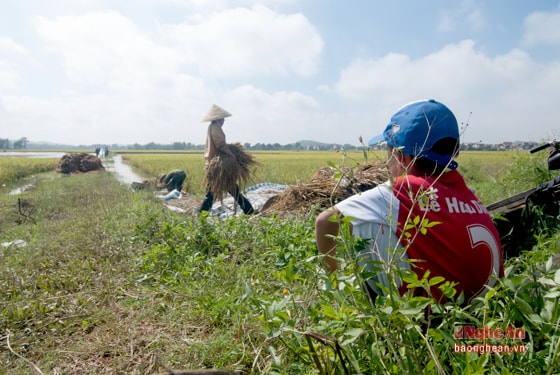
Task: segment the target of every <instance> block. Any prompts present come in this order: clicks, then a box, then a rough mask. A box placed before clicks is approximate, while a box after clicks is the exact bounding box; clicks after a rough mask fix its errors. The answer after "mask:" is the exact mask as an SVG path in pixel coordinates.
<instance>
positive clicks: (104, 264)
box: [0, 153, 560, 375]
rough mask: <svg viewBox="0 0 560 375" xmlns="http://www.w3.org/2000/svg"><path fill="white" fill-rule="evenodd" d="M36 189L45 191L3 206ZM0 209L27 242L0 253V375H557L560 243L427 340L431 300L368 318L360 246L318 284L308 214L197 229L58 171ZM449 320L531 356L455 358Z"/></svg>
mask: <svg viewBox="0 0 560 375" xmlns="http://www.w3.org/2000/svg"><path fill="white" fill-rule="evenodd" d="M184 156H185V155H181V157H184ZM282 156H284V158H282ZM286 156H287V155H285V154H280V156H276V154H266V153H263V155H260V154H259V158H262V160H263V161H265V162H266V163H265V165H266V166H267V168H270V169H272V166H273V165H289V167H288V169H290V171H286V172H284V171H282V169H281V168H280V167H278V171H279V172H277V173H278V174H279V173H286V176H287V175H289V174H290V173H292V172H293V169H305V168H304V167H302V166H299V167H296V166H294V165H297V164H296V163H298V162H301V163H304V164H302V165H304V166H305V165H311V164H312V162H309V161H305V160H304V159H305V158H299V159H301V160H298V157H294V158H293V161H292V160H287V159H288V158H286ZM331 156H334V157H331ZM466 156H468V155H463V154H462V156H461V158H464V159H463V161H462V162H461V167H464V168H471V169H466V170H465V174H466V175H468V176H471V177H472V179H471V181H475V182H476V184H477V186H478V189H480V188H481V187H484V186H485V184H488V185H487V186H490V185H491V182H492V181H490V182H489V181H487V180H486V179H485V178H484V173H483V172H482V170H484V168H485V166H484V163H482V162H480V164H478V165H479V167H477V166H476V164H472V167H469V165H471V164H470V163H478V162H475V161H469V160H468V158H467V157H466ZM150 157H152V158H153V156H150ZM193 157H195V158H196V159H198V160H200V159H201V155H196V154H195V155H193ZM322 157H323V158H325V159H327V160H329V159H330V160H332V161H333V162H335V163H339V164H340V161H341V160H342V158H341V156H340V154H323V155H322ZM335 157H338V159H336V158H335ZM359 157H360V156H356V159H357V160H359ZM487 157H490V156H487ZM275 158H277V159H276V162H273V160H274V159H275ZM193 160H194V159H193ZM284 160H285V162H284ZM504 160H505V159H504ZM347 162H348V163H351V162H354V161H353V160H347ZM292 163H294V164H292ZM307 163H308V164H307ZM313 163H317V164H318V165H320V166H324V165H325V164H326V162H324V160H322V159H321V158H318V160H315V161H313ZM515 163H517V161H515ZM518 163H520V164H521V165H524V161H523V159H520V161H519V162H518ZM163 165H165V166H168V167H169V169H171V168H172V167H171V165H168V164H159V167H158V168H161V167H162V166H163ZM185 165H188V164H185ZM513 165H514V167H513V169H508V168H505V167H504V170H503V173H502V177H495V176H493V177H492V178H493V179H494V181H497V182H498V185H499V183H502V182H503V181H506V180H507V181H519V182H518V183H521V181H525V180H527V179H530V178H535V180H530V181H536V180H538V179H539V178H542V176H541V177H538V176H537V177H534V176H531V177H529V176H527V170H524V169H523V170H521V169H520V167H519V166H518V165H517V164H513ZM164 171H165V170H164ZM306 173H307V172H306ZM471 177H469V178H471ZM302 179H305V177H302ZM477 179H478V180H477ZM28 183H31V184H33V185H34V186H35V188H34V189H33V190H30V191H26V192H24V193H22V194H19V195H8V194H6V193H7V192H8V191H9V190H10V189H11V188H13V187H14V186H20V185H23V184H28ZM524 183H525V182H524ZM499 190H502V193H505V192H504V191H503V190H504V188H503V187H502V188H500V189H499ZM0 210H1V212H2V215H0V243H4V242H10V241H14V240H17V239H21V240H24V241H26V243H27V245H26V246H22V247H18V246H16V245H12V246H8V247H4V246H1V247H0V290H2V291H3V293H1V294H0V347H1V348H2V350H0V373H2V374H10V375H11V374H36V373H39V371H37V370H36V368H37V369H39V370H40V371H41V372H43V373H45V374H54V373H60V374H78V373H79V374H106V373H107V374H109V373H110V374H119V373H121V374H161V373H164V369H163V367H161V366H160V363H164V364H166V365H168V366H169V367H171V368H180V369H202V368H207V369H210V368H214V369H230V370H238V371H241V372H243V373H247V374H261V373H265V374H304V373H305V374H308V373H319V374H327V373H329V374H331V373H332V374H335V373H336V374H338V373H344V368H345V367H346V368H347V369H348V370H349V372H350V373H359V372H362V373H364V374H370V373H394V374H402V373H415V374H416V373H428V374H430V373H450V374H451V373H454V374H475V373H477V374H478V373H496V374H497V373H503V374H508V373H510V374H527V373H542V374H547V373H550V374H553V373H559V372H560V367H559V365H558V364H559V363H560V358H559V355H560V354H559V353H560V305H559V302H558V301H559V300H558V297H559V296H560V271H558V270H557V269H558V266H559V265H558V264H555V263H553V262H551V261H550V259H551V257H553V256H554V255H555V254H558V253H560V233H559V232H558V231H553V232H543V233H545V234H543V235H540V236H537V239H538V241H537V244H536V245H535V247H534V248H533V249H526V250H531V251H527V252H524V253H522V255H521V256H520V257H516V258H513V259H510V260H508V263H507V273H506V277H505V278H504V279H503V280H502V281H501V283H500V284H499V286H498V287H496V288H495V290H494V291H493V292H491V293H489V294H488V295H487V297H486V298H485V299H483V300H480V301H477V302H476V303H475V304H473V305H472V306H470V307H468V308H461V307H458V306H454V305H447V306H445V308H446V309H445V310H444V311H438V306H436V305H433V306H432V307H433V308H434V309H435V310H434V314H433V317H434V318H435V319H434V320H433V321H432V322H431V323H430V329H429V330H428V331H426V328H427V322H426V320H425V319H424V313H423V311H424V308H425V307H426V306H428V305H432V302H433V301H430V300H426V299H421V298H414V297H410V296H403V297H401V296H397V295H392V296H391V298H386V299H382V300H380V301H378V305H377V308H376V309H372V308H371V306H370V305H369V302H368V301H367V300H366V299H365V298H364V295H363V294H362V292H361V290H360V277H359V275H358V274H357V273H356V268H355V264H354V262H353V256H352V254H353V246H354V245H355V243H354V242H353V240H352V239H351V238H344V236H343V237H342V238H340V241H343V242H344V243H345V245H344V247H343V249H344V251H341V254H344V252H345V251H346V252H347V253H348V254H347V256H345V257H344V258H342V259H341V264H342V265H343V267H342V268H341V270H340V272H339V273H337V275H336V276H333V277H327V276H326V275H325V274H324V273H323V272H322V270H321V267H320V262H319V259H318V258H317V251H316V247H315V242H314V233H313V230H314V228H313V223H314V217H315V213H314V212H311V213H310V214H309V215H308V216H302V217H297V218H292V219H290V220H284V219H281V218H279V217H255V216H253V217H245V216H242V217H237V218H231V219H228V220H225V221H221V220H217V219H215V218H212V217H208V216H205V215H203V216H200V217H191V216H188V215H183V214H178V213H174V212H171V211H169V210H167V209H166V208H165V207H164V206H163V205H162V203H161V201H160V200H158V199H157V198H155V197H154V196H153V195H151V194H148V193H145V192H132V191H131V190H130V189H129V188H128V187H127V186H124V185H121V184H119V183H117V181H116V180H115V179H114V178H113V176H111V175H110V174H108V173H88V174H78V175H72V176H69V177H62V176H60V175H58V174H55V173H52V172H51V173H42V174H38V175H34V177H29V178H28V179H20V180H19V181H18V182H17V183H12V182H9V183H7V186H5V187H0ZM534 231H535V233H539V231H540V229H539V228H538V227H535V228H534ZM411 282H417V283H419V285H422V283H426V282H428V280H417V281H414V280H411ZM455 322H470V323H472V324H474V325H476V326H477V327H485V326H491V327H505V326H507V325H512V326H515V327H523V328H524V329H526V331H527V339H526V340H525V341H523V343H524V344H527V345H528V348H529V350H528V352H527V353H526V354H508V355H505V354H504V355H495V354H484V355H476V354H461V353H459V354H458V353H454V352H453V344H454V343H455V342H456V341H455V340H453V337H452V334H453V324H454V323H455ZM515 343H517V342H515V341H508V344H515Z"/></svg>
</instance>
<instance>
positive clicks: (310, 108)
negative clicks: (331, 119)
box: [224, 85, 321, 144]
mask: <svg viewBox="0 0 560 375" xmlns="http://www.w3.org/2000/svg"><path fill="white" fill-rule="evenodd" d="M224 99H225V101H226V103H227V105H228V107H227V109H228V111H230V112H232V114H233V116H232V117H231V118H228V120H227V122H228V124H231V125H228V129H227V134H228V141H232V142H233V141H239V142H242V143H245V142H249V143H258V142H264V143H268V142H271V141H270V140H274V141H273V143H276V142H277V143H280V144H286V143H291V142H295V141H298V140H300V138H301V137H306V136H307V137H308V138H309V137H312V136H316V135H317V130H318V127H317V125H319V126H321V124H320V123H319V124H318V121H315V120H314V118H316V116H317V114H318V113H319V104H318V103H317V102H316V101H315V99H313V98H312V97H309V96H306V95H303V94H301V93H298V92H286V91H279V92H273V93H267V92H265V91H263V90H261V89H259V88H256V87H254V86H251V85H244V86H240V87H237V88H235V89H233V90H232V91H230V92H228V93H227V94H226V95H225V98H224ZM298 137H299V138H298ZM265 140H268V141H265Z"/></svg>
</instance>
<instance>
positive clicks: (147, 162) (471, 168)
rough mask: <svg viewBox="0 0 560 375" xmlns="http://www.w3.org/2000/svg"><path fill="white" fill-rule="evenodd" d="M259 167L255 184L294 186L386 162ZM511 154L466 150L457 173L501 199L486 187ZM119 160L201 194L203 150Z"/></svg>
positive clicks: (299, 161)
mask: <svg viewBox="0 0 560 375" xmlns="http://www.w3.org/2000/svg"><path fill="white" fill-rule="evenodd" d="M251 153H252V154H253V155H254V156H255V158H256V160H257V161H258V162H259V163H261V164H262V167H258V168H256V169H255V174H254V181H253V183H254V184H258V183H262V182H273V183H279V184H286V185H294V184H298V183H303V182H305V181H308V180H309V179H310V178H311V176H313V174H314V173H315V172H316V171H317V170H319V169H320V168H322V167H325V166H327V165H329V163H334V164H335V165H337V166H343V165H344V166H350V167H352V166H356V165H358V164H361V163H363V162H365V161H366V158H367V160H368V161H373V160H385V159H386V157H387V155H386V152H385V151H369V152H367V153H366V154H364V152H363V151H251ZM517 154H519V152H514V151H507V152H501V151H465V152H462V153H461V154H460V155H459V158H458V159H457V161H458V162H459V171H460V172H461V173H462V174H463V175H464V176H465V179H466V180H467V182H469V183H470V184H472V185H474V188H475V190H480V191H481V192H484V194H486V193H488V196H487V197H481V198H482V199H483V201H486V202H491V201H494V200H497V199H501V198H503V197H504V196H499V194H500V189H497V188H496V189H495V190H496V191H490V190H493V189H492V188H491V187H490V188H488V187H485V186H484V185H487V184H490V185H492V184H496V183H497V181H498V180H499V179H500V178H501V175H502V173H503V171H504V170H505V169H506V167H507V166H508V165H510V164H511V162H512V160H513V159H514V157H515V155H517ZM122 158H123V160H125V161H126V162H127V163H128V164H129V165H131V166H132V168H133V170H134V171H135V172H136V173H137V174H138V175H140V176H143V177H145V178H154V177H157V176H158V175H159V174H161V173H166V172H168V171H170V170H172V169H181V170H184V171H185V172H186V173H187V178H186V180H185V185H184V189H185V190H186V191H188V192H190V193H192V194H193V195H196V196H200V195H201V194H202V193H203V192H204V186H203V181H204V157H203V153H202V151H190V152H173V153H172V152H158V153H153V152H152V153H148V152H141V153H136V152H123V153H122Z"/></svg>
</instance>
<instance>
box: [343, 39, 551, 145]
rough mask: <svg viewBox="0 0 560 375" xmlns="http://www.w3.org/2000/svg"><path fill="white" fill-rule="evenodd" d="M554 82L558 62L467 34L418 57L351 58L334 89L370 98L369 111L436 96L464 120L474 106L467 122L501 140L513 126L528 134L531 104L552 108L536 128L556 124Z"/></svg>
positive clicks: (360, 99)
mask: <svg viewBox="0 0 560 375" xmlns="http://www.w3.org/2000/svg"><path fill="white" fill-rule="evenodd" d="M557 82H560V64H558V63H557V64H550V65H549V66H545V65H542V64H538V63H536V62H534V61H533V60H532V59H531V58H530V56H529V55H528V54H527V53H525V52H524V51H522V50H518V49H515V50H512V51H510V52H509V53H507V54H504V55H500V56H496V57H490V56H487V55H485V54H484V53H482V52H480V51H477V50H476V49H475V44H474V42H473V41H469V40H465V41H462V42H460V43H458V44H452V45H448V46H446V47H444V48H442V49H441V50H439V51H437V52H435V53H433V54H430V55H427V56H425V57H423V58H421V59H418V60H411V59H410V58H409V57H408V56H407V55H397V54H390V55H386V56H384V57H382V58H379V59H359V60H355V61H353V62H352V63H351V64H350V65H349V66H348V67H347V68H346V69H344V71H343V72H342V74H341V78H340V80H339V81H338V82H337V84H336V86H335V89H336V91H337V92H338V94H339V95H340V96H341V97H342V98H345V99H348V100H352V101H356V102H362V103H368V104H369V105H370V107H371V109H370V111H371V113H372V117H375V116H377V115H379V114H380V108H392V109H396V108H398V107H399V106H401V105H402V104H405V103H406V102H408V101H412V100H416V99H422V98H434V99H438V100H441V101H443V102H444V103H446V104H448V105H449V106H450V108H451V109H452V110H454V111H455V113H456V115H457V118H458V120H459V121H460V122H466V121H468V118H469V116H470V115H469V114H470V113H471V112H472V113H473V116H472V121H471V125H470V127H471V128H472V127H475V126H482V128H479V129H478V130H477V131H476V133H479V134H480V133H482V135H481V138H483V139H484V140H485V141H487V142H490V141H492V142H499V141H500V140H504V139H507V138H508V137H509V135H510V134H512V132H511V131H512V130H515V134H523V136H524V137H525V138H524V139H531V137H532V136H531V133H532V132H531V127H530V126H531V123H532V120H531V118H532V117H534V116H535V115H536V113H535V109H539V111H538V112H540V110H542V111H548V112H549V114H550V116H547V119H546V120H545V121H544V122H543V120H541V121H540V123H539V124H538V126H539V128H540V129H545V130H546V129H549V130H551V129H554V128H557V125H556V120H555V119H556V118H558V117H559V116H560V109H558V106H557V105H556V104H554V103H553V99H552V98H555V97H557V95H558V94H557V92H558V90H557ZM403 99H405V100H403ZM482 108H484V111H483V112H482ZM385 116H387V114H385ZM386 119H388V117H386ZM379 121H382V119H381V118H379ZM475 123H477V124H478V125H475ZM484 127H486V128H484ZM524 127H527V128H524ZM482 129H484V130H482ZM533 129H534V128H533ZM471 130H472V129H471ZM539 134H542V133H541V132H539ZM467 138H468V133H467Z"/></svg>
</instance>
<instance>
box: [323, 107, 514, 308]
mask: <svg viewBox="0 0 560 375" xmlns="http://www.w3.org/2000/svg"><path fill="white" fill-rule="evenodd" d="M383 142H386V143H387V156H388V161H387V166H388V168H389V172H390V175H391V179H390V181H388V182H386V183H384V184H381V185H378V186H377V187H375V188H373V189H371V190H368V191H366V192H364V193H361V194H358V195H354V196H352V197H350V198H347V199H346V200H344V201H342V202H339V203H338V204H336V205H335V206H334V207H332V208H331V209H328V210H326V211H323V212H322V213H320V214H319V215H318V216H317V218H316V221H315V235H316V242H317V247H318V249H319V251H320V253H321V254H323V255H324V258H323V260H324V266H325V268H326V270H327V271H328V272H334V271H336V270H337V268H338V261H337V249H336V244H335V241H334V240H333V238H332V236H337V235H338V234H339V228H340V226H339V225H340V224H339V223H340V219H341V218H342V217H349V218H350V220H351V221H350V229H351V231H352V234H353V235H355V236H357V237H359V238H361V239H364V240H366V244H365V246H364V248H363V250H361V251H359V253H358V254H356V256H357V260H358V261H359V263H360V265H361V266H362V267H363V272H364V274H366V273H367V275H369V276H371V277H370V278H368V277H365V278H366V279H367V281H366V282H365V285H364V288H365V289H366V290H367V292H368V293H369V295H370V297H371V298H372V299H373V300H375V298H376V296H377V295H385V294H386V290H388V289H391V288H393V289H394V288H395V287H396V288H398V290H399V292H400V293H405V292H406V290H407V289H408V288H407V284H406V283H404V282H402V279H401V278H400V277H399V275H395V274H387V271H391V270H394V269H395V268H394V267H393V268H389V267H387V264H389V263H391V262H392V263H393V264H398V265H399V267H400V268H397V269H401V270H402V272H407V270H408V272H410V271H411V270H412V271H414V272H415V273H416V274H417V276H418V278H419V279H421V278H422V277H423V276H424V274H425V273H426V272H427V271H429V272H430V278H433V277H436V276H441V277H443V278H444V279H445V280H446V281H449V282H452V283H456V285H455V289H456V291H457V295H455V296H452V298H454V299H456V298H457V297H458V296H459V295H460V294H461V293H463V294H464V300H463V301H464V303H469V302H470V301H471V300H472V299H473V298H475V297H478V296H483V295H484V294H485V292H486V291H487V286H489V287H492V286H494V285H495V284H496V282H497V279H498V278H499V277H502V276H503V259H502V246H501V244H500V237H499V234H498V231H497V230H496V227H495V226H494V223H493V221H492V219H491V217H490V215H489V214H488V212H487V210H486V208H485V207H484V205H483V204H482V203H481V202H480V200H479V199H478V198H477V197H476V196H475V195H474V194H473V192H472V191H471V189H469V188H468V187H467V185H466V184H465V181H464V179H463V177H462V176H461V175H460V174H459V172H457V170H456V168H457V162H455V161H454V158H455V157H456V156H457V155H458V153H459V145H460V143H459V127H458V124H457V120H456V119H455V116H454V114H453V113H452V112H451V111H450V110H449V109H448V108H447V107H446V106H445V105H443V104H442V103H439V102H437V101H435V100H423V101H417V102H413V103H410V104H407V105H405V106H404V107H402V108H400V109H399V110H398V111H397V112H396V113H395V114H394V115H393V116H392V118H391V120H390V121H389V124H388V125H387V127H386V128H385V131H384V132H383V134H381V135H379V136H377V137H375V138H373V139H371V140H370V142H369V145H370V146H373V145H376V144H380V143H383ZM333 216H334V217H333ZM401 275H402V274H401ZM438 286H439V284H438V285H434V286H432V287H431V288H430V291H429V293H430V294H431V295H432V296H433V297H434V298H435V299H436V301H438V302H442V303H443V302H445V301H446V300H448V298H446V296H445V295H444V294H443V293H442V291H441V290H440V289H439V288H438ZM413 293H414V294H416V295H425V294H426V291H424V290H413Z"/></svg>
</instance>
